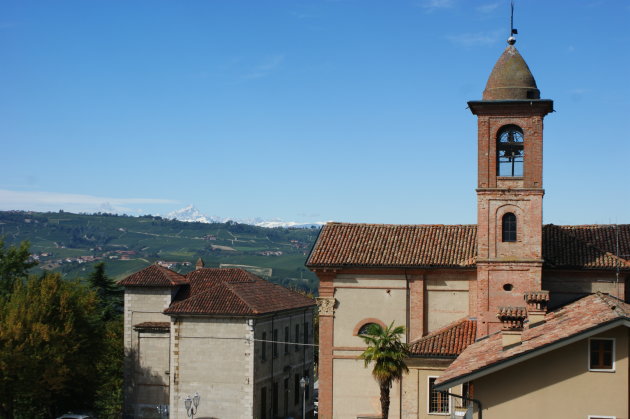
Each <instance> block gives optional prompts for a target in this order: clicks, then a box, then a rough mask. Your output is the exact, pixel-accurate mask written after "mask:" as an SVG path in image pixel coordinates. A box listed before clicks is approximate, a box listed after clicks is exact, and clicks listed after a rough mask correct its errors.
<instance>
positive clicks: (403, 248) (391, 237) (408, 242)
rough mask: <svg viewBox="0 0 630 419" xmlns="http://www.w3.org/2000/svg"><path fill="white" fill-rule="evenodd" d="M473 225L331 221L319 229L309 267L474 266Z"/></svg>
mask: <svg viewBox="0 0 630 419" xmlns="http://www.w3.org/2000/svg"><path fill="white" fill-rule="evenodd" d="M476 231H477V227H476V226H474V225H388V224H345V223H329V224H326V225H325V226H324V227H323V228H322V230H321V231H320V234H319V237H318V239H317V242H316V243H315V246H314V248H313V251H312V252H311V255H310V257H309V259H308V262H307V266H309V267H332V266H335V267H340V266H370V267H373V266H383V267H412V266H413V267H419V266H427V267H429V266H431V267H472V266H474V256H475V254H476Z"/></svg>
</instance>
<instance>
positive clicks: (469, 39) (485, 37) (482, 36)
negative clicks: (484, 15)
mask: <svg viewBox="0 0 630 419" xmlns="http://www.w3.org/2000/svg"><path fill="white" fill-rule="evenodd" d="M500 36H501V31H498V30H497V31H492V32H478V33H462V34H459V35H450V36H447V37H446V38H447V39H448V40H449V41H451V42H452V43H454V44H458V45H462V46H465V47H475V46H479V45H490V44H493V43H495V42H496V41H497V39H498V38H499V37H500Z"/></svg>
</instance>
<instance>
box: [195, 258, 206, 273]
mask: <svg viewBox="0 0 630 419" xmlns="http://www.w3.org/2000/svg"><path fill="white" fill-rule="evenodd" d="M204 266H206V264H205V263H203V259H201V258H199V259H197V263H195V270H197V269H202V268H203V267H204Z"/></svg>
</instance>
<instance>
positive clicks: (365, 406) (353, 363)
mask: <svg viewBox="0 0 630 419" xmlns="http://www.w3.org/2000/svg"><path fill="white" fill-rule="evenodd" d="M333 377H334V378H333V382H334V386H333V418H335V419H356V418H357V417H358V416H373V417H380V412H381V402H380V390H379V387H378V383H377V382H376V380H374V377H372V367H371V366H368V367H367V368H365V367H364V364H363V361H362V360H357V359H334V360H333ZM389 396H390V400H391V404H390V407H389V417H390V418H392V419H394V418H399V417H400V385H399V383H394V385H393V387H392V388H391V390H390V395H389Z"/></svg>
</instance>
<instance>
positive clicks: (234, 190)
mask: <svg viewBox="0 0 630 419" xmlns="http://www.w3.org/2000/svg"><path fill="white" fill-rule="evenodd" d="M514 20H515V27H517V28H518V30H519V35H518V42H517V44H516V47H517V48H518V49H519V51H520V52H521V54H522V55H523V57H524V58H525V60H526V61H527V63H528V64H529V67H530V69H531V70H532V72H533V74H534V76H535V78H536V81H537V83H538V87H539V88H540V90H541V95H542V97H543V98H549V99H553V100H554V101H555V108H556V110H557V112H555V113H553V114H551V115H549V116H548V117H547V118H546V120H545V146H544V152H545V161H544V163H545V167H544V186H545V189H546V195H545V201H544V219H545V222H547V223H549V222H552V223H556V224H587V223H630V183H629V182H628V180H629V177H630V169H629V166H630V165H629V159H628V156H630V135H629V134H628V133H629V131H630V129H629V128H628V127H627V126H626V123H627V122H628V120H629V119H630V81H629V80H628V76H629V74H630V31H628V27H629V23H630V1H628V0H602V1H594V0H575V1H568V0H567V1H553V2H551V1H544V0H516V13H515V19H514ZM508 32H509V1H508V0H501V1H493V0H488V1H472V0H426V1H425V0H413V1H402V0H401V1H392V0H388V1H370V0H337V1H332V0H329V1H323V0H322V1H316V0H309V1H300V0H287V1H281V0H277V1H275V0H274V1H271V0H270V1H259V0H256V1H238V0H229V1H228V0H201V1H194V0H191V1H163V0H151V1H140V0H137V1H115V0H107V1H101V0H93V1H87V0H83V1H29V0H20V1H13V0H6V1H3V2H2V3H0V61H1V62H2V65H1V66H0V86H1V93H0V142H1V145H2V148H1V150H2V164H1V165H0V209H3V210H6V209H32V210H58V209H64V210H67V211H85V212H93V211H103V210H104V211H120V212H127V213H131V214H146V213H152V214H157V213H159V214H166V213H168V212H169V211H172V210H175V209H179V208H181V207H184V206H186V205H188V204H194V205H195V206H196V207H197V208H198V209H199V210H200V211H201V212H202V213H205V214H208V215H219V216H224V217H227V216H229V217H236V218H249V217H262V218H267V219H270V218H280V219H283V220H287V221H300V222H314V221H326V220H335V221H348V222H374V223H395V224H398V223H412V224H429V223H449V224H460V223H461V224H467V223H474V222H475V221H476V196H475V187H476V119H475V117H474V116H473V115H472V114H471V113H470V111H468V110H467V109H466V102H467V101H468V100H475V99H480V98H481V93H482V91H483V89H484V86H485V83H486V81H487V78H488V75H489V74H490V71H491V69H492V67H493V66H494V63H495V62H496V60H497V58H498V57H499V56H500V54H501V53H502V51H503V49H504V48H505V46H506V44H505V39H506V38H507V36H508Z"/></svg>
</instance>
